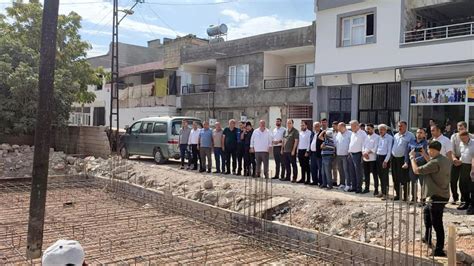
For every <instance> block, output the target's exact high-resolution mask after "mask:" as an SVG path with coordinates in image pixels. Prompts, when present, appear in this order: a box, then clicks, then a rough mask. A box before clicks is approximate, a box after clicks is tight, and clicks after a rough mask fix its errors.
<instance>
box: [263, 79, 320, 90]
mask: <svg viewBox="0 0 474 266" xmlns="http://www.w3.org/2000/svg"><path fill="white" fill-rule="evenodd" d="M313 85H314V76H303V77H289V78H280V79H266V80H264V85H263V88H264V89H286V88H306V87H313Z"/></svg>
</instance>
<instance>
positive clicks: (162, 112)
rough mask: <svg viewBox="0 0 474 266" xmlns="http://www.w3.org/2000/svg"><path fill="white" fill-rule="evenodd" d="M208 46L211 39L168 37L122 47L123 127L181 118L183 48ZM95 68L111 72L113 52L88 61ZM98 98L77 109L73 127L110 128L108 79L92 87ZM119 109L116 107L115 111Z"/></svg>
mask: <svg viewBox="0 0 474 266" xmlns="http://www.w3.org/2000/svg"><path fill="white" fill-rule="evenodd" d="M205 44H207V40H202V39H199V38H196V36H194V35H187V36H183V37H178V38H176V39H169V38H165V39H164V40H163V42H161V40H159V39H157V40H152V41H149V42H148V46H147V47H141V46H136V45H129V44H122V43H120V44H119V67H120V68H119V81H118V83H119V85H118V88H119V108H120V111H119V119H120V121H119V125H120V127H125V126H127V125H131V124H132V123H133V122H134V121H136V120H138V119H141V118H145V117H150V116H173V115H177V114H178V112H179V110H178V108H179V107H180V98H179V95H177V94H178V85H177V84H178V82H179V80H178V77H177V75H176V70H177V69H178V68H179V66H180V65H181V49H182V48H183V47H192V46H199V45H205ZM88 61H89V63H90V64H91V65H92V66H93V67H99V66H101V67H103V68H104V69H105V70H106V71H110V63H111V56H110V51H109V52H108V53H107V54H105V55H103V56H98V57H93V58H89V59H88ZM88 90H89V91H91V92H94V93H95V94H96V99H95V101H94V102H93V103H91V104H86V105H85V106H84V108H82V106H80V105H79V104H75V105H74V106H73V113H72V114H71V116H70V123H71V124H82V125H93V126H99V125H109V124H110V121H109V114H110V94H111V92H110V84H107V83H106V82H105V80H104V84H103V85H102V86H89V87H88ZM115 108H116V107H115V106H114V109H115Z"/></svg>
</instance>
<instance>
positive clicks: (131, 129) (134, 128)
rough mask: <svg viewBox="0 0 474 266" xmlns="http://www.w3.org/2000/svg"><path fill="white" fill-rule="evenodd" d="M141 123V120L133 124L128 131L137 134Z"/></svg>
mask: <svg viewBox="0 0 474 266" xmlns="http://www.w3.org/2000/svg"><path fill="white" fill-rule="evenodd" d="M141 125H142V122H138V123H135V124H133V126H132V127H131V128H130V132H131V133H132V134H137V133H138V132H139V131H140V127H141Z"/></svg>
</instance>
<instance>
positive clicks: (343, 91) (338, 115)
mask: <svg viewBox="0 0 474 266" xmlns="http://www.w3.org/2000/svg"><path fill="white" fill-rule="evenodd" d="M328 95H329V123H332V122H334V121H338V122H344V123H349V121H350V120H351V101H352V100H351V98H352V87H351V86H342V87H330V88H328Z"/></svg>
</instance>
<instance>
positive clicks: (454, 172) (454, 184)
mask: <svg viewBox="0 0 474 266" xmlns="http://www.w3.org/2000/svg"><path fill="white" fill-rule="evenodd" d="M460 174H461V165H459V166H456V165H454V164H453V166H452V168H451V180H450V181H451V182H450V183H451V184H450V187H451V195H452V196H453V200H454V202H456V201H458V200H459V193H458V181H459V175H460ZM461 201H463V199H461Z"/></svg>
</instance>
